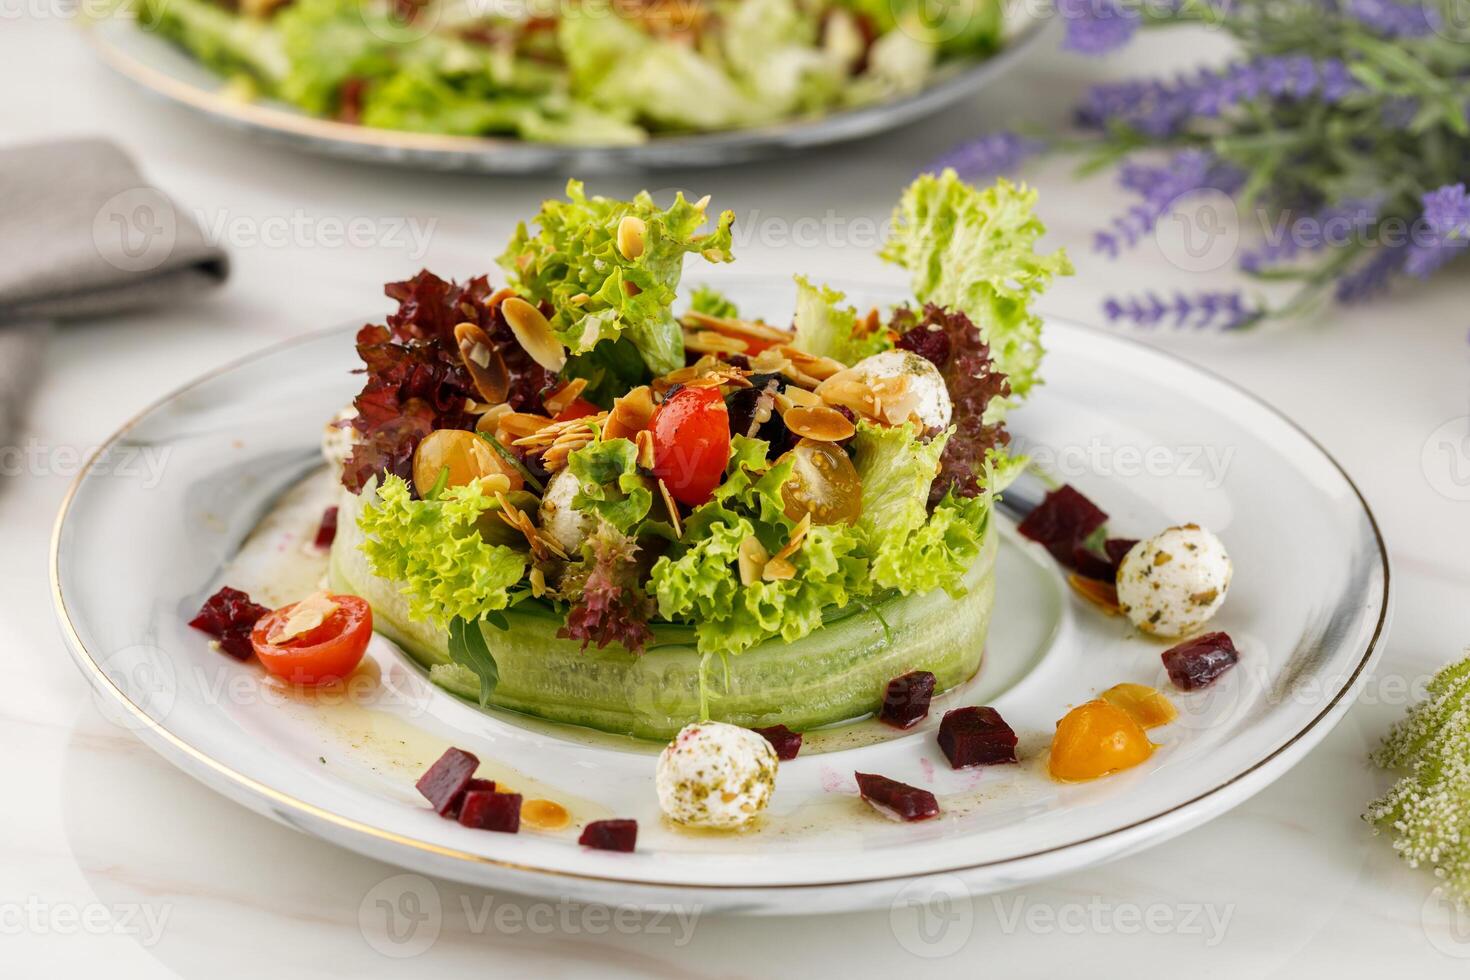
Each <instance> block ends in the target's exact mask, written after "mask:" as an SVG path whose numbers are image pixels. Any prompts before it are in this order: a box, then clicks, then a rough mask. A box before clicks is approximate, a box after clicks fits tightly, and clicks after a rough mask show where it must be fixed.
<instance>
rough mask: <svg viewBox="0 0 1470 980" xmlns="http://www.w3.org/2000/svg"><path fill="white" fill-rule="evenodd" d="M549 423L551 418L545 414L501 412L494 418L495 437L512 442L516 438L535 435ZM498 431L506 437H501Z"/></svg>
mask: <svg viewBox="0 0 1470 980" xmlns="http://www.w3.org/2000/svg"><path fill="white" fill-rule="evenodd" d="M551 424H552V419H551V418H550V417H549V416H546V415H535V414H533V413H531V412H502V413H501V414H500V416H499V418H498V419H497V420H496V438H497V439H499V440H500V441H501V442H511V443H514V442H515V441H516V440H517V439H522V438H524V437H526V436H531V435H535V434H536V433H538V432H540V431H541V430H542V429H544V428H546V427H547V426H549V425H551ZM500 433H505V436H507V437H508V438H503V437H502V436H501V435H500Z"/></svg>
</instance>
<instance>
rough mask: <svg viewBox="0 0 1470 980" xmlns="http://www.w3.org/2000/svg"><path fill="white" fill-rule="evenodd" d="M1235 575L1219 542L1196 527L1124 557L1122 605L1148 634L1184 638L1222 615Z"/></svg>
mask: <svg viewBox="0 0 1470 980" xmlns="http://www.w3.org/2000/svg"><path fill="white" fill-rule="evenodd" d="M1230 575H1231V567H1230V556H1229V555H1228V554H1226V553H1225V546H1224V545H1223V544H1221V543H1220V539H1219V538H1217V537H1215V536H1214V535H1213V534H1211V533H1210V532H1209V531H1207V530H1205V529H1204V528H1202V527H1200V526H1199V525H1197V524H1185V525H1183V526H1181V527H1171V528H1169V529H1168V530H1166V531H1164V532H1163V533H1161V534H1156V535H1154V536H1153V537H1151V538H1149V539H1148V540H1146V541H1140V542H1138V543H1137V544H1135V545H1134V546H1133V547H1132V548H1130V549H1129V550H1128V554H1126V555H1124V556H1123V561H1122V562H1121V563H1119V565H1118V605H1119V606H1121V607H1122V609H1123V611H1124V612H1125V613H1127V614H1128V618H1129V619H1131V620H1132V621H1133V625H1135V626H1137V627H1138V628H1139V629H1140V630H1142V631H1143V632H1145V633H1152V634H1153V635H1154V636H1163V637H1176V636H1183V635H1184V634H1186V633H1190V632H1193V631H1194V630H1196V629H1198V628H1199V627H1201V626H1203V625H1204V624H1205V623H1206V622H1208V621H1209V618H1210V617H1211V616H1213V615H1215V613H1216V611H1218V610H1219V608H1220V606H1221V605H1222V604H1223V603H1224V602H1225V593H1226V592H1227V591H1229V589H1230Z"/></svg>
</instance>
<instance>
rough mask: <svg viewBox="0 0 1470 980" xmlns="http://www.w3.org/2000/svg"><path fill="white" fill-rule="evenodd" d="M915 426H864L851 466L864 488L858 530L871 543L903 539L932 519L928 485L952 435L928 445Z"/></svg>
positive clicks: (859, 429) (860, 425)
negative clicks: (865, 535) (862, 532)
mask: <svg viewBox="0 0 1470 980" xmlns="http://www.w3.org/2000/svg"><path fill="white" fill-rule="evenodd" d="M921 436H922V433H921V432H920V431H919V427H918V426H917V425H915V424H914V423H912V422H905V423H904V424H903V425H896V426H892V427H885V426H880V425H874V424H872V423H871V422H868V421H866V420H863V421H860V422H859V423H858V427H857V435H856V436H854V437H853V440H852V461H853V465H854V467H856V469H857V472H858V476H859V478H861V480H862V485H863V494H862V501H863V510H862V515H861V516H860V517H859V518H858V522H857V523H858V527H859V528H861V529H862V530H863V531H864V532H865V533H866V534H867V535H868V536H869V538H870V539H871V540H874V541H877V542H882V541H884V539H886V538H901V537H904V536H906V535H907V534H909V532H911V531H913V530H914V529H915V528H917V527H918V526H919V525H920V524H923V523H924V521H925V520H927V519H928V517H929V485H930V484H931V483H933V482H934V474H935V473H936V472H938V470H939V457H940V454H941V453H943V452H944V445H945V443H946V442H947V441H948V439H949V433H948V432H945V433H941V434H940V435H939V436H937V437H935V438H934V439H931V440H929V441H928V442H924V441H923V439H922V438H921Z"/></svg>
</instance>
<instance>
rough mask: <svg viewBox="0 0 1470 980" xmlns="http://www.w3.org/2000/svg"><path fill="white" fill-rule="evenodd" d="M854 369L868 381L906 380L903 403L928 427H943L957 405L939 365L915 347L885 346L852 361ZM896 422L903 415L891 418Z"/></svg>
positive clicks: (913, 415) (946, 425)
mask: <svg viewBox="0 0 1470 980" xmlns="http://www.w3.org/2000/svg"><path fill="white" fill-rule="evenodd" d="M852 370H853V371H854V372H856V373H857V374H858V375H860V376H861V377H862V378H863V379H864V380H865V381H867V382H868V383H869V384H872V382H873V381H876V380H879V379H883V378H902V379H904V382H905V389H906V396H905V398H904V403H905V404H906V405H908V406H910V411H911V414H912V417H915V418H917V419H918V420H919V422H920V423H921V424H922V425H923V426H924V428H926V429H944V428H947V427H948V426H949V420H950V418H951V417H952V416H953V415H954V406H953V404H952V403H951V402H950V400H949V388H948V387H947V386H946V385H945V383H944V376H943V375H942V374H940V373H939V368H937V367H935V366H934V362H933V361H930V360H929V359H928V358H927V357H920V356H919V355H918V354H915V353H914V352H913V351H907V350H886V351H884V352H883V353H881V354H874V355H872V356H871V357H865V358H863V359H862V360H861V361H858V362H857V363H856V364H854V365H853V367H852ZM889 421H890V422H893V423H895V424H896V423H897V422H901V421H905V420H904V419H892V418H890V419H889Z"/></svg>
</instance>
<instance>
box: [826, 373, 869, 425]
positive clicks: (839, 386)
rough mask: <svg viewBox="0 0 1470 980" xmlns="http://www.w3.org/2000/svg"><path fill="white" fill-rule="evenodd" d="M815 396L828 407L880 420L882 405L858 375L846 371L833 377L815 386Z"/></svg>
mask: <svg viewBox="0 0 1470 980" xmlns="http://www.w3.org/2000/svg"><path fill="white" fill-rule="evenodd" d="M817 395H818V396H819V397H820V398H821V399H822V401H824V402H826V403H827V404H828V405H833V406H837V407H840V408H846V409H849V410H851V411H853V412H855V413H856V414H858V415H861V416H863V417H864V418H870V419H876V418H880V417H881V416H880V413H881V411H882V408H883V406H882V404H881V403H880V402H879V400H878V398H877V396H876V395H875V394H874V393H873V391H872V389H870V388H869V387H868V386H867V384H866V383H865V382H864V381H863V380H862V378H861V376H860V375H857V374H854V373H849V372H847V371H844V372H842V373H841V374H836V375H833V376H832V377H830V378H828V379H827V380H826V381H823V382H822V383H821V384H820V385H818V386H817Z"/></svg>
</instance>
